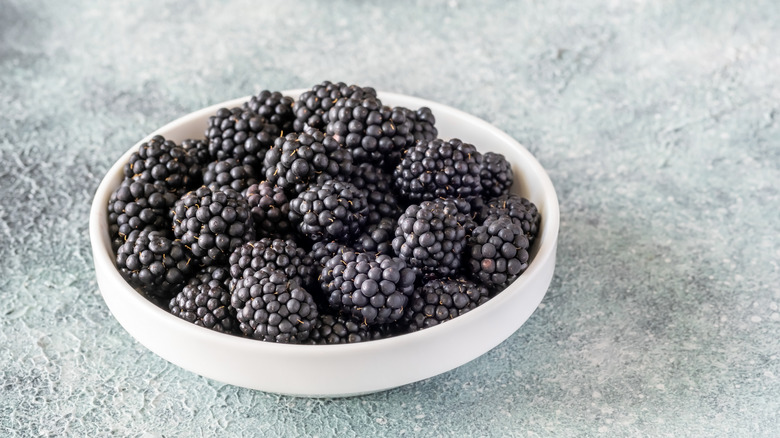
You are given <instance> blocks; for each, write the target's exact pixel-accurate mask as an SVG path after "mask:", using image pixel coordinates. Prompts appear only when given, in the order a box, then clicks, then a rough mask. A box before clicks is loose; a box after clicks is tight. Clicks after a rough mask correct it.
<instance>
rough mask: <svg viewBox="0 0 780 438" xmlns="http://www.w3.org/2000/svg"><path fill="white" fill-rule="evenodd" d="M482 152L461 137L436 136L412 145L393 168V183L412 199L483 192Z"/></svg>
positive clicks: (406, 197)
mask: <svg viewBox="0 0 780 438" xmlns="http://www.w3.org/2000/svg"><path fill="white" fill-rule="evenodd" d="M481 165H482V154H480V153H479V152H478V151H477V149H476V148H475V147H474V145H472V144H469V143H463V142H462V141H460V140H459V139H452V140H449V141H444V140H441V139H436V140H432V141H430V142H428V143H418V144H415V145H414V146H412V147H410V148H408V149H407V150H406V153H405V154H404V156H403V159H402V160H401V163H400V164H399V165H398V166H396V168H395V170H394V172H393V184H394V186H395V188H396V189H397V190H398V192H399V194H400V195H401V197H403V198H405V199H407V200H408V201H410V202H419V201H422V200H431V199H434V198H449V197H460V198H464V199H466V200H470V199H472V198H474V197H476V196H479V194H480V192H481V190H482V186H481V184H480V171H481Z"/></svg>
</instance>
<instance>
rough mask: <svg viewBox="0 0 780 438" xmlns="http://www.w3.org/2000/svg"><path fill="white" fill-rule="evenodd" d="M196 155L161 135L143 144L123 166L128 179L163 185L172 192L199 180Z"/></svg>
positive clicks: (185, 187) (192, 185)
mask: <svg viewBox="0 0 780 438" xmlns="http://www.w3.org/2000/svg"><path fill="white" fill-rule="evenodd" d="M200 169H201V167H200V164H199V163H198V161H197V159H196V157H195V156H194V155H191V154H190V153H188V151H187V150H185V149H184V148H182V147H181V146H178V145H177V144H176V143H174V142H173V141H170V140H166V139H165V138H164V137H163V136H161V135H156V136H154V137H152V138H151V139H150V140H149V141H147V142H145V143H142V144H141V146H140V147H139V148H138V151H136V152H133V154H132V155H130V159H129V160H128V162H127V163H126V164H125V166H124V169H123V171H124V175H125V178H132V179H133V180H135V181H138V182H142V183H151V184H161V185H163V186H164V187H166V188H167V189H168V190H170V191H182V190H188V189H189V188H191V187H194V186H195V185H197V184H199V182H200Z"/></svg>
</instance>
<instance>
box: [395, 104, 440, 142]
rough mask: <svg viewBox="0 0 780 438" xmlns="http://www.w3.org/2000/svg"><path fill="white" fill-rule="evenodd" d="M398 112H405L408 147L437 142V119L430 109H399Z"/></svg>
mask: <svg viewBox="0 0 780 438" xmlns="http://www.w3.org/2000/svg"><path fill="white" fill-rule="evenodd" d="M394 110H396V111H403V113H404V116H406V123H405V124H406V131H407V132H408V135H407V141H406V146H407V147H409V146H412V145H414V144H415V143H418V142H419V143H427V142H429V141H431V140H435V139H436V138H437V137H438V136H439V130H438V129H436V126H435V124H436V118H435V117H434V116H433V112H432V111H431V109H430V108H428V107H425V106H424V107H422V108H419V109H417V111H413V110H410V109H408V108H403V107H397V108H394Z"/></svg>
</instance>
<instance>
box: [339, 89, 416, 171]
mask: <svg viewBox="0 0 780 438" xmlns="http://www.w3.org/2000/svg"><path fill="white" fill-rule="evenodd" d="M325 129H326V132H327V133H328V134H330V135H332V136H333V138H335V139H336V140H338V142H339V143H341V144H342V145H344V146H345V147H346V148H347V150H349V151H350V153H351V154H352V161H353V162H354V163H372V164H374V165H376V166H382V167H386V168H392V167H394V166H395V165H396V164H398V162H399V161H400V160H401V152H402V151H403V150H404V149H405V148H406V146H407V140H408V139H407V136H408V135H410V133H409V126H408V125H407V124H406V115H405V114H404V111H403V110H401V109H393V108H390V107H388V106H382V103H381V102H380V101H379V100H378V99H376V98H372V97H368V98H363V99H354V98H349V99H341V100H339V101H338V102H336V103H335V104H334V105H333V107H332V108H330V110H329V111H328V124H327V125H326V128H325Z"/></svg>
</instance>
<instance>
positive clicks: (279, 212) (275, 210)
mask: <svg viewBox="0 0 780 438" xmlns="http://www.w3.org/2000/svg"><path fill="white" fill-rule="evenodd" d="M246 200H247V202H248V203H249V208H251V209H252V218H253V221H254V226H255V232H256V233H257V235H258V236H278V235H282V234H286V233H289V232H290V231H292V226H291V225H290V219H289V217H288V216H289V214H290V201H289V200H288V199H287V195H286V194H285V193H284V189H282V188H281V187H279V186H276V185H273V184H272V183H270V182H269V181H263V182H261V183H258V184H252V185H251V186H249V188H248V189H247V190H246Z"/></svg>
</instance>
